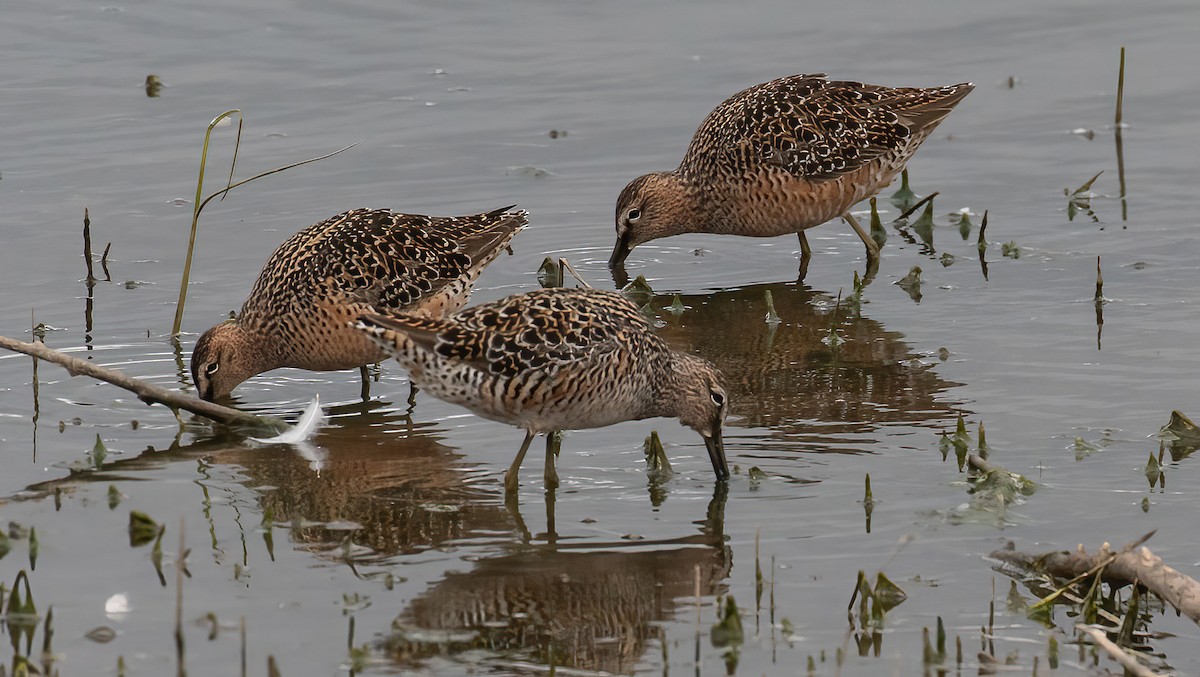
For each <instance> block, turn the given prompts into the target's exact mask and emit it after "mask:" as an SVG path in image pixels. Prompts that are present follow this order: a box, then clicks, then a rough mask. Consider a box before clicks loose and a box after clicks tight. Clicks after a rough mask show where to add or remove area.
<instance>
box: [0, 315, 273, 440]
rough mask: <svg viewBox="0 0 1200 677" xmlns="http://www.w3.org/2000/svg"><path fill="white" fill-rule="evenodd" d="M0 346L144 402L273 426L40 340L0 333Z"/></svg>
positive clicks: (238, 423) (243, 423)
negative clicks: (122, 391)
mask: <svg viewBox="0 0 1200 677" xmlns="http://www.w3.org/2000/svg"><path fill="white" fill-rule="evenodd" d="M0 348H7V349H8V350H12V351H15V352H18V353H22V354H25V355H30V356H32V357H40V358H42V359H43V360H46V361H47V362H53V363H54V364H57V365H59V366H62V367H65V368H66V370H67V373H69V374H70V375H71V376H80V375H82V376H91V377H92V378H94V379H99V380H101V381H104V382H106V383H111V384H112V385H115V386H117V387H120V388H124V389H125V390H128V391H129V392H131V393H133V394H134V395H137V397H138V399H139V400H141V401H143V402H145V403H146V404H164V405H166V406H168V407H170V408H171V409H173V410H179V409H184V410H187V411H190V412H192V413H193V414H196V415H198V416H203V417H205V418H209V419H212V420H214V421H217V422H218V423H224V424H225V425H233V426H248V427H255V428H270V429H272V430H274V429H276V426H274V425H272V424H271V422H270V421H267V420H265V419H262V418H259V417H258V416H255V415H253V414H247V413H246V412H243V411H238V410H237V409H230V408H229V407H224V406H221V405H219V404H215V403H213V402H205V401H204V400H201V399H198V398H196V397H192V396H191V395H186V394H184V393H180V392H176V391H173V390H167V389H166V388H160V387H159V386H156V385H152V384H150V383H146V382H145V381H142V380H140V379H136V378H134V377H132V376H128V375H126V374H123V373H121V372H119V371H116V370H113V369H106V368H104V367H101V366H99V365H96V364H93V363H91V362H89V361H87V360H81V359H79V358H78V357H72V356H70V355H67V354H65V353H60V352H59V351H57V350H54V349H52V348H48V347H46V345H44V344H41V343H26V342H24V341H18V340H16V339H11V338H8V337H7V336H0Z"/></svg>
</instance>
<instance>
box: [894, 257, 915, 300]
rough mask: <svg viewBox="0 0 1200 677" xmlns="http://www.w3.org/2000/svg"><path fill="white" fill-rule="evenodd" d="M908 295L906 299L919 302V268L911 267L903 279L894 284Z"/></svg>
mask: <svg viewBox="0 0 1200 677" xmlns="http://www.w3.org/2000/svg"><path fill="white" fill-rule="evenodd" d="M894 284H896V285H898V286H899V287H900V288H901V289H903V290H904V291H905V292H907V293H908V297H909V298H911V299H912V300H913V301H916V302H917V303H920V302H921V266H913V267H912V269H910V270H909V271H908V274H907V275H905V276H904V277H902V278H900V279H899V280H896V282H895V283H894Z"/></svg>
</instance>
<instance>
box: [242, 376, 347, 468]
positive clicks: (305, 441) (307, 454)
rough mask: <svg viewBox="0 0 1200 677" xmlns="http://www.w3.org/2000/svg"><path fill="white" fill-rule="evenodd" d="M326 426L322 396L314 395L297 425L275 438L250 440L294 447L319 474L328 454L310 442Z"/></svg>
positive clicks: (253, 438)
mask: <svg viewBox="0 0 1200 677" xmlns="http://www.w3.org/2000/svg"><path fill="white" fill-rule="evenodd" d="M324 424H325V411H324V410H323V409H321V396H320V395H314V396H313V399H312V402H309V403H308V406H307V407H306V408H305V409H304V413H303V414H300V419H299V420H298V421H296V425H294V426H292V427H291V428H288V429H287V430H285V431H283V432H281V433H279V434H278V435H276V436H274V437H251V438H250V439H251V440H252V441H254V442H258V443H259V444H290V445H293V446H294V447H295V449H296V452H297V453H298V454H300V457H301V458H303V459H305V460H306V461H308V465H309V467H310V468H312V469H313V471H315V472H316V473H318V474H319V473H320V472H321V470H322V468H324V467H325V456H326V455H328V452H326V451H325V450H324V449H322V448H320V447H318V446H316V445H315V444H312V443H311V442H309V440H311V439H312V438H313V436H314V435H316V434H317V431H318V430H320V429H321V426H322V425H324Z"/></svg>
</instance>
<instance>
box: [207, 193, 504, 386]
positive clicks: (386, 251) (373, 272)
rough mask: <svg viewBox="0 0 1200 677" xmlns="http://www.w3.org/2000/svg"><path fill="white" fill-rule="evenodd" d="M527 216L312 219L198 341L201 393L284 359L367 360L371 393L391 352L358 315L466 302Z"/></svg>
mask: <svg viewBox="0 0 1200 677" xmlns="http://www.w3.org/2000/svg"><path fill="white" fill-rule="evenodd" d="M525 217H526V213H525V212H524V211H522V210H513V209H512V208H511V207H505V208H503V209H497V210H495V211H491V212H487V213H484V214H475V215H472V216H446V217H443V216H422V215H418V214H401V213H398V212H393V211H391V210H387V209H355V210H352V211H348V212H346V213H344V214H339V215H337V216H334V217H332V218H330V219H327V220H325V221H322V222H320V223H318V224H315V225H312V226H309V227H308V228H305V229H304V230H302V231H300V232H298V233H296V234H295V235H293V236H291V237H290V238H288V239H287V240H285V241H284V242H283V244H281V245H279V248H278V249H276V250H275V253H273V254H271V257H270V258H269V259H267V262H266V264H265V265H264V266H263V269H262V272H260V273H259V275H258V281H257V282H255V283H254V288H253V289H252V290H251V292H250V296H249V297H248V298H247V299H246V302H245V304H243V305H242V312H241V313H239V314H238V316H237V318H236V319H234V320H230V321H227V322H223V323H221V324H218V325H216V326H215V327H212V328H211V329H209V330H208V331H206V332H204V334H202V335H201V336H200V339H199V340H198V341H196V347H195V349H194V350H193V351H192V380H193V381H194V382H195V384H196V389H197V390H198V391H199V393H200V397H202V398H203V399H206V400H213V399H217V398H221V397H225V396H227V395H228V394H229V393H230V391H232V390H233V389H234V388H235V387H237V385H238V384H240V383H241V382H242V381H245V380H246V379H248V378H250V377H251V376H255V375H256V374H261V373H263V372H265V371H270V370H272V369H277V368H280V367H297V368H300V369H310V370H313V371H332V370H337V369H352V368H354V367H359V368H360V369H361V370H362V374H363V388H364V394H365V392H366V383H367V381H366V378H367V373H366V365H369V364H373V363H375V362H379V361H380V360H383V359H386V357H387V356H388V353H387V351H384V350H382V349H381V348H380V347H379V346H378V345H376V344H375V342H374V341H372V340H370V339H369V338H368V337H366V336H365V335H363V333H362V332H360V331H358V330H356V329H354V328H353V327H351V326H350V324H351V322H352V321H354V320H356V319H357V318H358V317H359V316H360V315H362V314H364V313H371V312H388V311H398V310H402V311H404V312H408V313H412V314H414V315H421V316H430V317H439V316H441V315H444V314H446V313H450V312H453V311H455V310H458V309H459V308H461V307H462V305H463V304H464V303H466V300H467V297H468V296H469V295H470V293H471V284H472V283H473V282H474V281H475V279H476V278H478V277H479V274H480V273H481V272H482V271H483V269H484V268H485V267H487V265H488V264H489V263H491V262H492V260H493V259H495V258H496V256H498V255H499V254H500V252H501V251H503V250H504V249H505V248H506V247H507V246H508V243H509V242H510V241H511V240H512V238H513V237H514V236H515V235H516V234H517V233H518V232H519V231H520V230H521V229H522V228H524V227H525V224H526V219H525Z"/></svg>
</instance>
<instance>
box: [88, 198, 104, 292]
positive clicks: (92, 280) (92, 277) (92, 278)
mask: <svg viewBox="0 0 1200 677" xmlns="http://www.w3.org/2000/svg"><path fill="white" fill-rule="evenodd" d="M107 251H108V250H105V252H106V253H107ZM83 260H84V261H85V262H86V263H87V284H88V286H89V287H90V286H92V285H94V284H96V276H95V275H93V274H92V272H93V271H92V220H91V219H90V218H88V208H87V207H84V208H83Z"/></svg>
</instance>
